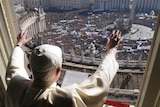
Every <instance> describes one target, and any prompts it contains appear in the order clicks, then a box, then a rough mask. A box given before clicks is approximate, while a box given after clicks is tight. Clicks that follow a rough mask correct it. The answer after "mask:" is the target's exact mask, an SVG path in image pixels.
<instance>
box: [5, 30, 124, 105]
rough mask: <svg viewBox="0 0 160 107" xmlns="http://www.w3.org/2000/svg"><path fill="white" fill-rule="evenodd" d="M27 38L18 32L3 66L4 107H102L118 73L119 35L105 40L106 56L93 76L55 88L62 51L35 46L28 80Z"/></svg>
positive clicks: (112, 35)
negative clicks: (6, 96) (5, 86)
mask: <svg viewBox="0 0 160 107" xmlns="http://www.w3.org/2000/svg"><path fill="white" fill-rule="evenodd" d="M30 40H31V38H26V32H24V31H22V32H20V34H19V35H18V37H17V43H16V46H15V48H14V49H13V52H12V54H11V56H10V60H9V62H8V66H7V72H6V81H7V83H8V87H7V95H8V98H9V103H8V104H9V106H8V107H102V106H103V104H104V101H105V100H106V98H107V94H108V92H109V87H110V84H111V82H112V80H113V78H114V76H115V75H116V72H117V70H118V69H119V64H118V63H117V60H116V51H117V48H118V46H119V44H120V42H121V40H122V39H121V32H120V31H119V30H114V31H113V32H112V34H111V37H110V38H109V39H108V40H107V44H106V48H107V50H108V51H107V53H106V56H105V57H104V59H103V60H102V62H101V63H100V65H99V67H98V68H97V70H96V71H95V73H94V74H93V75H92V76H90V77H88V78H87V79H86V80H85V81H83V82H82V83H80V84H72V85H70V86H66V87H63V88H62V87H60V86H57V85H56V82H57V80H58V79H59V77H60V74H61V69H62V62H63V58H62V50H61V48H60V47H58V46H55V45H49V44H42V45H40V46H37V47H35V48H34V50H33V51H32V53H31V55H30V57H29V65H30V67H29V68H30V70H31V72H32V73H33V80H31V79H30V78H29V76H28V74H27V72H26V69H25V66H26V65H25V60H24V56H25V52H24V50H23V48H22V46H25V44H26V43H27V42H29V41H30Z"/></svg>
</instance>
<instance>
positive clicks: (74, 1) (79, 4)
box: [50, 0, 89, 10]
mask: <svg viewBox="0 0 160 107" xmlns="http://www.w3.org/2000/svg"><path fill="white" fill-rule="evenodd" d="M50 4H51V6H50V7H55V8H58V9H64V10H70V9H83V8H88V7H89V1H88V0H50Z"/></svg>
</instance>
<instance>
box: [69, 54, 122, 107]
mask: <svg viewBox="0 0 160 107" xmlns="http://www.w3.org/2000/svg"><path fill="white" fill-rule="evenodd" d="M118 68H119V65H118V63H117V61H116V58H115V54H112V53H108V54H107V55H106V56H105V58H104V60H103V61H102V63H101V64H100V65H99V67H98V69H97V70H96V72H95V73H94V74H93V75H92V76H90V77H89V78H88V79H87V80H85V81H84V82H82V83H81V84H80V85H78V84H77V85H76V84H75V85H71V86H69V87H68V91H71V90H72V93H71V94H73V96H74V100H75V101H74V102H75V105H78V107H84V106H82V105H85V106H87V107H101V106H102V105H103V103H104V101H105V100H106V96H107V94H108V91H109V87H110V84H111V82H112V80H113V78H114V76H115V74H116V72H117V70H118Z"/></svg>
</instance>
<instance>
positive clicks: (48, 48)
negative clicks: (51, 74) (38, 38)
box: [30, 44, 62, 72]
mask: <svg viewBox="0 0 160 107" xmlns="http://www.w3.org/2000/svg"><path fill="white" fill-rule="evenodd" d="M30 64H31V69H32V71H33V72H47V71H48V70H49V69H50V68H51V67H57V65H58V66H61V64H62V50H61V48H60V47H58V46H53V45H48V44H43V45H40V46H38V47H36V48H35V49H34V50H33V52H32V54H31V57H30Z"/></svg>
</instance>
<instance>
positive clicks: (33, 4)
mask: <svg viewBox="0 0 160 107" xmlns="http://www.w3.org/2000/svg"><path fill="white" fill-rule="evenodd" d="M24 7H25V9H30V10H34V8H39V7H41V0H24Z"/></svg>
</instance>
